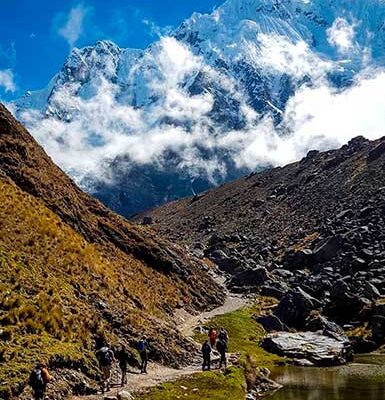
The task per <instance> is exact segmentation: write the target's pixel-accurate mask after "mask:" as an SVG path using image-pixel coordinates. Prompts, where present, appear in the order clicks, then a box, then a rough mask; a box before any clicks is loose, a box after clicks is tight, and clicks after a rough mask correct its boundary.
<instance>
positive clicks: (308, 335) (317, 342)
mask: <svg viewBox="0 0 385 400" xmlns="http://www.w3.org/2000/svg"><path fill="white" fill-rule="evenodd" d="M261 345H262V347H263V348H264V349H265V350H267V351H269V352H271V353H274V354H278V355H280V356H284V357H289V358H294V359H305V360H308V361H310V362H311V363H313V364H314V365H316V366H319V367H327V366H333V365H342V364H345V363H346V362H347V361H349V360H350V359H351V357H352V347H351V344H350V342H349V341H348V340H346V338H345V337H342V338H341V339H340V340H338V339H335V338H331V337H328V336H325V335H322V334H320V333H317V332H300V333H290V332H280V333H271V334H269V335H267V336H266V337H265V338H264V340H263V341H262V344H261Z"/></svg>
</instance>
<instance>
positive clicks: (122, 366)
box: [119, 365, 127, 386]
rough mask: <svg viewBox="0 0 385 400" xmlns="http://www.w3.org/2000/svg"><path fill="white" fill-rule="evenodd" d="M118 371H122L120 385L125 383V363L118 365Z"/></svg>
mask: <svg viewBox="0 0 385 400" xmlns="http://www.w3.org/2000/svg"><path fill="white" fill-rule="evenodd" d="M119 368H120V372H121V373H122V380H121V382H120V384H121V386H124V385H125V384H126V383H127V365H119Z"/></svg>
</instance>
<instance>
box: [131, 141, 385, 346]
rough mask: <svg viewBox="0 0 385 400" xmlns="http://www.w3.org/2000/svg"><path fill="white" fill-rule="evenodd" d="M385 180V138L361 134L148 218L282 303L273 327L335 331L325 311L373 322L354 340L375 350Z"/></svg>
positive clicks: (244, 286)
mask: <svg viewBox="0 0 385 400" xmlns="http://www.w3.org/2000/svg"><path fill="white" fill-rule="evenodd" d="M384 182H385V139H379V140H377V141H368V140H366V139H365V138H363V137H357V138H355V139H353V140H351V141H350V142H349V143H348V144H347V145H345V146H343V147H342V148H341V149H338V150H333V151H327V152H323V153H319V152H317V151H311V152H309V154H308V155H307V156H306V157H305V158H303V159H302V160H301V161H299V162H296V163H293V164H290V165H287V166H286V167H283V168H275V169H271V170H267V171H265V172H262V173H253V174H250V175H249V176H247V177H245V178H242V179H240V180H237V181H234V182H231V183H229V184H226V185H223V186H221V187H218V188H216V189H213V190H209V191H207V192H205V193H203V194H202V195H200V196H196V197H191V198H186V199H183V200H180V201H176V202H173V203H170V204H166V205H165V206H163V207H160V208H158V209H155V210H153V211H151V212H149V213H147V214H145V215H146V216H147V217H151V218H152V219H153V220H154V221H155V222H156V226H157V228H158V230H159V233H161V234H162V235H164V236H165V237H167V238H169V239H170V240H172V241H175V242H179V243H184V244H187V245H189V246H190V248H191V249H193V251H194V252H195V253H196V254H197V255H200V256H201V257H203V256H206V257H209V258H211V259H212V260H213V261H214V262H215V263H217V264H218V265H219V267H220V268H221V269H222V270H223V271H224V272H226V273H228V274H229V284H230V285H231V286H232V287H233V288H234V289H236V290H240V291H253V292H255V291H259V292H261V293H263V294H266V295H273V296H275V297H277V298H278V299H280V300H281V303H280V304H279V306H278V308H277V310H276V311H275V317H277V318H278V320H276V319H274V318H275V317H272V319H269V321H268V322H267V323H266V325H269V324H270V325H271V326H272V325H273V324H274V325H275V327H276V328H275V330H277V329H278V330H279V329H284V328H285V326H286V327H295V328H297V329H310V328H311V330H313V328H314V329H315V330H318V329H321V330H325V329H326V330H331V331H334V328H333V327H330V326H329V325H328V321H327V320H325V319H322V318H321V319H318V317H316V316H317V314H318V313H322V314H324V315H326V316H327V317H328V318H329V319H332V320H333V321H335V322H337V323H339V324H341V325H343V326H344V327H345V329H348V330H351V331H353V332H355V333H357V332H358V331H359V329H358V328H357V327H360V326H361V327H362V326H365V327H367V328H368V329H370V328H371V334H370V335H371V336H370V335H369V333H368V334H367V335H366V338H365V339H363V338H362V337H361V338H360V339H359V343H358V344H357V346H356V348H357V349H361V350H368V349H371V348H374V347H376V345H380V344H382V343H384V337H385V335H384V334H385V329H384V327H385V324H384V321H385V318H384V317H385V314H384V310H383V308H384V306H383V304H382V303H383V300H382V298H383V296H384V295H385V241H384V239H385V234H384V230H383V225H384V220H385V189H384ZM139 219H140V218H138V220H139ZM314 313H315V314H314ZM277 327H278V328H277ZM329 328H330V329H329ZM354 329H355V330H354ZM360 332H361V333H362V330H361V331H360ZM355 333H354V334H355ZM361 336H362V335H361ZM364 336H365V335H364ZM369 336H370V337H369Z"/></svg>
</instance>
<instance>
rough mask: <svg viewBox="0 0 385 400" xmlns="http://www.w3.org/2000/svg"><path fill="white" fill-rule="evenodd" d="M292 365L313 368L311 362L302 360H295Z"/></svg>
mask: <svg viewBox="0 0 385 400" xmlns="http://www.w3.org/2000/svg"><path fill="white" fill-rule="evenodd" d="M293 365H296V366H297V367H314V364H313V363H312V362H311V361H309V360H306V359H304V358H301V359H298V358H295V359H294V360H293Z"/></svg>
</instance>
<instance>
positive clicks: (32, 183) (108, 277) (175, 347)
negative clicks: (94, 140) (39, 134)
mask: <svg viewBox="0 0 385 400" xmlns="http://www.w3.org/2000/svg"><path fill="white" fill-rule="evenodd" d="M0 203H1V205H2V206H1V208H0V266H1V276H0V288H1V291H0V339H1V340H0V382H1V385H0V387H1V391H0V397H1V398H5V399H7V398H9V397H10V396H11V394H12V393H13V394H18V393H20V392H21V391H22V390H23V388H24V385H25V380H26V377H27V374H28V372H29V369H30V368H31V367H32V366H33V364H34V363H35V362H36V361H37V360H38V359H39V358H46V359H47V361H48V362H49V364H50V367H51V369H52V370H53V371H60V373H57V372H54V373H55V375H57V376H58V377H59V379H58V380H57V381H56V383H55V385H54V386H53V389H52V393H50V397H51V398H63V396H65V394H66V393H68V392H69V391H71V390H75V391H78V392H82V391H84V390H85V388H86V387H87V385H90V384H91V386H92V380H93V379H94V378H95V376H96V369H95V367H96V362H95V358H94V349H95V346H97V344H98V341H100V340H101V339H102V338H103V337H106V338H107V339H108V340H110V341H111V342H112V343H113V344H114V345H118V344H119V343H126V344H127V345H129V346H130V345H131V346H133V347H135V341H136V339H137V338H138V337H139V335H141V334H142V332H145V333H146V334H147V335H148V336H149V338H150V340H151V341H152V343H153V344H152V346H153V354H152V356H153V358H154V359H156V360H159V361H160V362H164V363H168V364H171V365H177V364H179V363H180V362H181V361H182V359H184V360H185V361H188V356H187V353H186V349H188V348H189V346H190V345H189V344H188V343H187V342H186V341H185V340H184V339H183V337H181V336H180V335H179V334H178V333H177V331H176V329H175V323H174V322H173V313H174V311H175V309H177V308H183V309H186V310H188V311H190V312H196V311H197V310H202V309H206V308H209V307H212V306H214V305H215V304H219V303H220V302H221V301H222V299H223V293H222V290H221V288H220V287H219V286H218V285H217V284H216V283H215V282H214V281H213V280H212V278H211V277H210V271H209V269H208V267H207V266H206V265H205V264H203V263H202V262H200V261H199V260H197V259H194V258H192V257H190V256H189V255H188V253H186V251H185V250H184V249H181V248H179V247H178V246H176V245H174V244H171V243H170V242H168V241H167V240H165V239H160V238H159V237H157V236H156V235H155V234H154V233H153V232H152V231H150V230H148V229H144V228H141V227H135V226H133V225H132V224H130V223H129V222H127V221H126V220H125V219H123V218H122V217H119V216H117V215H116V214H114V213H113V212H112V211H110V210H108V209H107V208H105V207H104V206H103V205H102V204H101V203H99V202H98V201H97V200H95V199H93V198H92V197H90V196H89V195H87V194H85V193H84V192H82V191H81V190H80V189H78V188H77V186H76V185H75V184H74V183H73V182H72V181H71V180H70V179H69V178H68V177H67V176H66V175H65V174H64V173H63V172H62V171H61V170H60V169H59V168H58V167H56V166H55V165H54V164H53V163H52V161H51V159H50V158H49V157H48V156H47V155H46V153H45V152H44V151H43V149H42V148H41V147H40V146H39V145H38V144H37V143H36V142H35V141H34V139H33V138H32V137H31V136H30V135H29V133H28V132H27V131H26V130H25V129H24V128H23V126H22V125H21V124H19V123H18V122H17V121H16V120H15V119H14V118H13V117H12V115H11V114H10V113H9V112H8V111H7V110H6V109H5V107H3V106H2V105H0ZM72 370H74V371H72ZM27 397H28V396H27Z"/></svg>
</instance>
